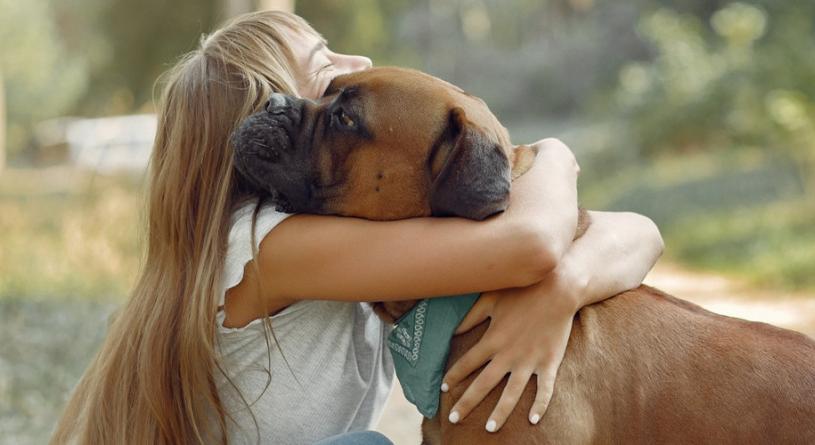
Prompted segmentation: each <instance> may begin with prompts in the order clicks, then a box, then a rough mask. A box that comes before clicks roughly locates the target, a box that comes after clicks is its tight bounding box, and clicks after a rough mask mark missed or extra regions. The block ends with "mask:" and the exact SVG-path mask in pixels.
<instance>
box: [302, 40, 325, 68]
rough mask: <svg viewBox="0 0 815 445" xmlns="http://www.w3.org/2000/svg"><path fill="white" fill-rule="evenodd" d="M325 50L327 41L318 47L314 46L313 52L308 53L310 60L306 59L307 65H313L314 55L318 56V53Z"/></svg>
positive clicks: (319, 43)
mask: <svg viewBox="0 0 815 445" xmlns="http://www.w3.org/2000/svg"><path fill="white" fill-rule="evenodd" d="M323 48H325V41H320V42H318V43H317V44H316V45H314V48H311V52H309V53H308V59H306V63H307V64H311V59H313V58H314V55H315V54H317V52H318V51H320V50H321V49H323Z"/></svg>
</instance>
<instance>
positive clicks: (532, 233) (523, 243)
mask: <svg viewBox="0 0 815 445" xmlns="http://www.w3.org/2000/svg"><path fill="white" fill-rule="evenodd" d="M521 230H522V234H519V236H518V239H517V241H516V242H517V243H518V254H517V255H515V257H514V258H513V261H512V264H513V269H514V272H513V276H514V281H515V282H514V283H513V284H514V285H515V287H525V286H531V285H533V284H535V283H538V282H539V281H541V280H543V279H544V278H545V277H546V275H547V274H549V272H551V271H552V270H553V269H554V268H555V266H557V263H558V260H559V259H560V257H561V256H562V253H563V251H564V250H565V248H566V246H560V245H559V243H558V242H557V241H555V240H554V239H553V238H552V237H550V236H547V235H546V234H544V233H542V232H541V231H540V230H536V229H535V228H534V227H527V228H523V229H521Z"/></svg>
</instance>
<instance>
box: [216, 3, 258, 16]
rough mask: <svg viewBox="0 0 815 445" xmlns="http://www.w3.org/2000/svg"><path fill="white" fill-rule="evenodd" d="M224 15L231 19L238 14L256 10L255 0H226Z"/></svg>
mask: <svg viewBox="0 0 815 445" xmlns="http://www.w3.org/2000/svg"><path fill="white" fill-rule="evenodd" d="M223 7H224V9H223V14H224V17H225V18H227V19H229V18H232V17H235V16H236V15H241V14H245V13H247V12H252V11H254V10H255V1H254V0H224V3H223Z"/></svg>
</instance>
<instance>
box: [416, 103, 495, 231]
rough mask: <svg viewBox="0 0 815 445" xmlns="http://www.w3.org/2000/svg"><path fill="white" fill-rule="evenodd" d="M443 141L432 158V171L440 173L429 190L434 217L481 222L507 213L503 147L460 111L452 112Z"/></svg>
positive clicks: (457, 109)
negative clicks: (460, 218) (455, 217)
mask: <svg viewBox="0 0 815 445" xmlns="http://www.w3.org/2000/svg"><path fill="white" fill-rule="evenodd" d="M442 138H443V140H442V141H441V142H440V144H439V145H440V147H439V148H438V149H437V150H436V153H434V155H433V157H432V158H431V172H433V173H435V171H438V173H435V177H434V178H433V183H432V185H431V188H430V209H431V212H432V215H433V216H461V217H464V218H470V219H475V220H482V219H485V218H487V217H488V216H490V215H493V214H495V213H498V212H502V211H504V210H505V209H506V207H507V204H508V201H509V188H510V168H509V160H508V159H507V156H506V153H504V150H503V149H502V147H501V146H500V145H499V144H498V143H497V142H496V141H493V140H491V139H490V138H489V137H488V136H487V135H486V134H485V133H484V132H483V131H482V130H481V129H479V128H477V127H476V126H475V125H473V124H472V123H471V122H469V121H468V120H467V116H466V115H465V114H464V110H462V109H461V108H453V109H452V110H451V111H450V115H449V122H448V127H447V131H445V134H444V135H443V136H442ZM445 155H446V158H445V157H444V156H445ZM434 165H436V166H437V167H435V168H433V166H434Z"/></svg>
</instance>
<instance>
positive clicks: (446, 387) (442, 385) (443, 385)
mask: <svg viewBox="0 0 815 445" xmlns="http://www.w3.org/2000/svg"><path fill="white" fill-rule="evenodd" d="M448 389H450V387H449V386H447V382H442V384H441V392H447V390H448Z"/></svg>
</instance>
